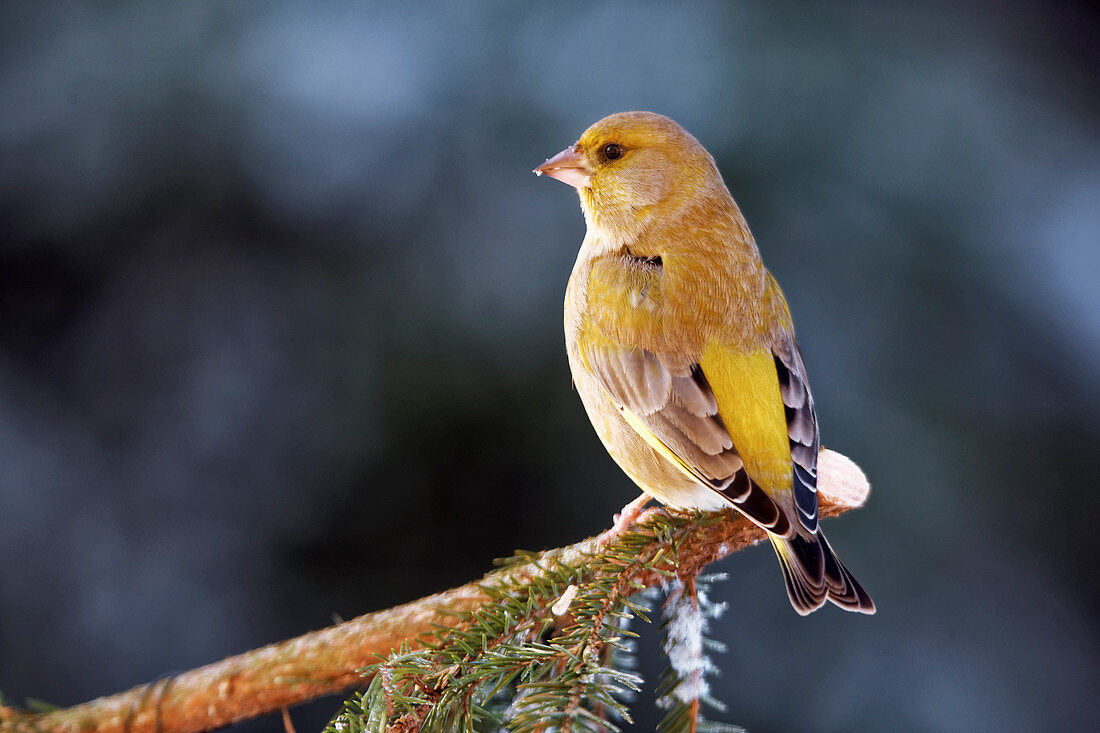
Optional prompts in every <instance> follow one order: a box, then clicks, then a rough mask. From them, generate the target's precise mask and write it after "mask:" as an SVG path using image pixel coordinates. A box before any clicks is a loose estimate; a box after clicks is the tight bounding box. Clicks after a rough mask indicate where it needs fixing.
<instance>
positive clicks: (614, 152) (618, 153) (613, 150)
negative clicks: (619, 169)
mask: <svg viewBox="0 0 1100 733" xmlns="http://www.w3.org/2000/svg"><path fill="white" fill-rule="evenodd" d="M603 156H604V157H605V158H607V159H608V160H617V159H619V158H621V157H623V146H622V145H618V144H616V143H611V144H610V145H605V146H604V149H603Z"/></svg>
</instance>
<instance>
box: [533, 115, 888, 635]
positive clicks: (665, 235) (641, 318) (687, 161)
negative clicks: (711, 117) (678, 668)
mask: <svg viewBox="0 0 1100 733" xmlns="http://www.w3.org/2000/svg"><path fill="white" fill-rule="evenodd" d="M535 173H537V174H545V175H547V176H550V177H552V178H556V179H558V180H559V181H563V182H565V183H567V184H569V185H571V186H573V187H574V188H576V189H577V191H578V192H579V194H580V202H581V208H582V210H583V211H584V219H585V223H586V224H587V228H588V231H587V234H586V235H585V238H584V241H583V242H582V243H581V248H580V253H579V254H578V256H577V262H576V265H575V266H574V268H573V273H572V275H571V277H570V278H569V284H568V287H567V289H566V297H565V335H566V344H567V347H568V352H569V366H570V369H571V370H572V373H573V381H574V384H575V385H576V388H577V391H578V393H579V394H580V397H581V401H582V402H583V403H584V407H585V410H586V411H587V412H588V417H589V418H590V419H591V420H592V425H593V426H594V427H595V429H596V432H597V434H599V437H600V440H601V441H603V444H604V446H605V447H606V448H607V451H608V452H609V453H610V454H611V456H612V457H613V458H614V459H615V461H616V462H617V463H618V464H619V466H620V467H621V468H622V469H623V471H625V472H626V474H627V475H628V476H629V477H630V478H631V479H632V480H633V481H634V482H635V483H637V484H638V486H639V487H641V489H642V490H643V491H644V492H645V493H646V494H648V495H649V496H652V497H654V498H656V499H658V500H659V501H661V502H663V503H665V504H667V505H669V506H671V507H674V508H682V509H701V510H716V509H722V508H725V507H729V506H732V507H733V508H734V509H736V510H738V511H740V512H741V513H742V514H744V515H745V516H746V517H748V518H749V519H750V520H751V521H753V522H754V523H756V524H757V525H759V526H760V527H762V528H763V529H765V530H767V532H768V536H769V538H770V539H771V542H772V545H773V546H774V548H775V552H776V555H777V556H778V557H779V564H780V567H781V568H782V571H783V579H784V581H785V583H786V588H787V595H788V597H789V598H790V601H791V605H792V606H793V607H794V609H795V610H796V611H797V612H798V613H800V614H802V615H805V614H808V613H810V612H812V611H814V610H816V609H818V608H820V607H821V606H822V605H823V604H824V603H825V601H826V600H829V601H832V602H833V603H835V604H836V605H838V606H840V607H841V608H843V609H845V610H848V611H858V612H860V613H874V612H875V605H874V602H873V601H872V600H871V597H870V596H869V595H868V594H867V592H866V591H865V590H864V589H863V587H862V586H861V585H860V584H859V582H858V581H856V579H855V578H854V577H853V576H852V574H851V573H850V572H849V571H848V569H847V568H845V567H844V565H843V564H842V563H841V562H840V561H839V560H838V559H837V557H836V555H835V554H834V553H833V550H832V548H830V547H829V543H828V542H826V541H825V536H824V535H823V534H822V532H821V528H820V527H819V526H818V510H817V459H818V452H819V450H820V447H821V440H820V437H819V432H818V425H817V416H816V414H815V412H814V401H813V396H812V395H811V393H810V385H809V381H808V379H807V376H806V368H805V366H804V365H803V363H802V353H801V351H800V350H799V347H798V343H797V342H796V341H795V334H794V326H793V325H792V322H791V315H790V312H789V310H788V308H787V303H786V301H785V300H784V298H783V293H782V292H781V291H780V289H779V286H778V285H777V284H776V281H775V279H774V278H773V277H772V275H771V273H769V272H768V270H767V269H766V268H765V267H764V263H763V262H762V261H761V259H760V253H759V251H758V250H757V247H756V242H755V240H754V239H753V236H752V234H751V233H750V232H749V227H748V225H747V224H746V223H745V219H744V217H743V216H742V215H741V211H740V209H739V208H738V207H737V204H736V203H734V200H733V197H732V196H731V195H730V193H729V190H728V189H727V188H726V185H725V183H724V182H723V181H722V176H721V174H720V173H719V172H718V168H717V166H716V165H715V162H714V159H713V158H712V157H711V155H710V154H709V153H708V152H707V151H706V150H705V149H704V148H703V146H702V145H701V144H700V143H699V141H698V140H696V139H695V138H694V137H692V136H691V135H690V134H689V133H688V132H687V131H686V130H684V129H683V128H682V127H680V126H679V125H678V124H676V123H675V122H673V121H672V120H670V119H669V118H667V117H664V116H661V115H657V114H653V113H650V112H623V113H619V114H614V115H611V116H609V117H605V118H604V119H602V120H600V121H599V122H597V123H595V124H594V125H592V126H591V127H589V128H588V129H587V130H586V131H585V132H584V134H583V135H581V137H580V139H579V140H578V141H577V143H576V144H575V145H573V146H571V147H569V148H567V149H565V150H563V151H562V152H560V153H558V154H557V155H555V156H554V157H552V158H550V159H548V160H547V161H546V162H545V163H543V164H542V165H540V166H539V167H538V168H536V169H535Z"/></svg>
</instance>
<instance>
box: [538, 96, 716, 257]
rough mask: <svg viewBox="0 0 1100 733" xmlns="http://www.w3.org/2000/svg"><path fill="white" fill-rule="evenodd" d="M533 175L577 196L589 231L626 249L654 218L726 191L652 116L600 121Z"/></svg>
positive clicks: (694, 148)
mask: <svg viewBox="0 0 1100 733" xmlns="http://www.w3.org/2000/svg"><path fill="white" fill-rule="evenodd" d="M535 173H536V174H538V175H543V174H545V175H547V176H550V177H551V178H556V179H558V180H559V181H562V182H564V183H568V184H569V185H570V186H573V187H574V188H576V189H577V191H579V192H580V197H581V207H582V208H583V209H584V214H585V219H586V220H587V221H588V225H589V227H590V228H592V227H594V228H595V229H596V230H597V231H599V232H600V233H602V234H604V235H605V236H609V237H610V238H613V239H617V240H627V241H629V240H631V239H633V238H634V237H635V236H636V235H637V234H638V233H639V232H640V231H641V230H642V229H644V228H645V227H646V226H647V225H648V223H649V221H650V219H651V218H652V217H653V215H654V214H658V213H659V214H663V215H667V214H668V213H669V212H670V211H672V210H673V209H675V208H677V206H678V205H679V204H681V203H683V202H685V201H689V200H691V199H692V198H694V197H696V196H698V195H699V194H700V193H702V192H704V191H709V190H715V189H717V190H721V191H724V190H725V186H724V185H723V183H722V179H721V176H720V175H719V174H718V169H717V168H716V167H715V165H714V159H713V158H711V156H710V154H709V153H707V151H706V150H705V149H704V148H703V146H702V145H701V144H699V141H698V140H696V139H695V138H694V137H692V136H691V135H690V134H688V132H687V131H686V130H684V128H682V127H680V126H679V125H678V124H676V123H675V122H673V121H672V120H670V119H669V118H668V117H664V116H663V115H658V114H654V113H652V112H620V113H618V114H613V115H611V116H609V117H605V118H603V119H602V120H600V121H599V122H597V123H595V124H594V125H592V126H591V127H589V128H588V129H587V130H585V131H584V134H583V135H581V137H580V139H579V140H578V141H577V142H576V144H575V145H573V146H571V147H569V148H566V149H565V150H563V151H561V152H560V153H558V154H557V155H555V156H554V157H552V158H550V159H548V160H547V161H546V162H545V163H543V164H542V165H540V166H539V167H538V168H535Z"/></svg>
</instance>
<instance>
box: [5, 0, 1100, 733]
mask: <svg viewBox="0 0 1100 733" xmlns="http://www.w3.org/2000/svg"><path fill="white" fill-rule="evenodd" d="M397 5H398V4H391V5H384V4H376V3H351V2H348V3H304V2H303V3H289V2H277V3H270V2H240V3H208V2H191V3H178V4H173V5H168V4H164V3H141V2H122V3H101V4H89V3H79V4H78V3H73V4H50V3H15V2H7V3H5V4H4V5H3V7H2V9H0V109H2V110H3V112H2V114H0V690H2V691H3V692H4V693H5V694H6V696H7V698H8V699H9V701H13V700H14V701H19V700H22V699H23V698H25V697H27V696H34V697H39V698H43V699H46V700H48V701H50V702H54V703H58V704H70V703H76V702H80V701H82V700H85V699H88V698H91V697H93V696H96V695H101V694H106V693H110V692H113V691H117V690H120V689H122V688H125V687H128V686H130V685H134V684H137V683H141V682H145V681H149V680H151V679H154V678H157V677H159V676H161V675H164V674H166V673H169V672H172V671H179V670H183V669H187V668H190V667H194V666H197V665H201V664H204V663H206V662H210V661H213V660H216V659H218V658H220V657H222V656H224V655H227V654H230V653H235V652H239V651H243V650H245V649H248V648H251V647H255V646H258V645H262V644H264V643H267V642H271V641H276V640H279V639H282V638H286V637H290V636H295V635H297V634H299V633H301V632H304V631H306V630H308V629H312V628H317V627H320V626H323V625H326V624H327V623H329V621H330V620H331V617H332V614H339V615H341V616H343V617H351V616H354V615H357V614H359V613H362V612H366V611H369V610H372V609H377V608H382V607H386V606H390V605H392V604H396V603H398V602H402V601H406V600H410V599H412V598H415V597H418V596H420V595H424V594H427V593H430V592H433V591H436V590H439V589H442V588H444V587H448V586H451V585H455V584H459V583H461V582H463V581H466V580H469V579H471V578H473V577H476V576H477V575H478V574H479V573H481V572H483V571H484V570H486V569H487V568H488V567H489V561H490V559H491V558H492V557H495V556H501V555H507V554H509V553H510V552H511V550H512V549H513V548H516V547H524V548H540V547H547V546H556V545H561V544H565V543H568V542H571V541H574V540H577V539H579V538H581V537H584V536H587V535H589V534H591V533H595V532H597V531H599V530H600V529H602V528H603V527H605V526H606V525H607V523H608V521H609V518H610V516H611V514H612V513H613V512H614V511H615V509H616V508H617V507H619V506H621V505H622V504H623V503H624V502H626V501H627V500H628V499H630V498H631V497H632V496H633V495H634V490H633V488H632V487H631V485H630V484H629V483H628V481H627V480H626V479H625V478H624V477H623V476H622V475H621V473H620V472H619V471H618V470H617V469H616V468H615V466H614V465H613V464H612V463H611V461H610V459H608V458H607V457H606V455H605V454H604V452H603V449H602V448H601V446H600V445H599V442H598V441H597V439H596V437H595V435H594V434H593V432H592V431H591V428H590V427H589V425H588V422H587V420H586V418H585V415H584V413H583V411H582V409H581V405H580V403H579V401H578V400H577V398H576V395H575V394H574V393H573V392H572V390H571V388H570V381H569V373H568V368H567V365H566V361H565V356H564V351H563V340H562V334H561V325H560V314H561V301H562V296H563V292H564V285H565V280H566V278H567V276H568V274H569V270H570V267H571V264H572V261H573V258H574V256H575V254H576V249H577V246H578V244H579V242H580V239H581V236H582V234H583V222H582V219H581V215H580V212H579V210H578V207H577V202H576V198H575V195H574V194H573V192H572V191H570V190H569V189H568V188H566V187H565V186H563V185H561V184H560V183H557V182H554V181H548V180H546V179H541V180H540V179H536V178H535V177H534V176H532V175H531V174H530V170H531V168H532V167H533V166H534V165H535V164H537V163H539V162H541V161H542V159H543V158H545V157H547V156H549V155H551V154H553V153H555V152H557V151H558V150H560V149H561V148H562V147H564V146H566V145H567V144H569V143H571V142H572V141H573V140H574V139H575V138H576V137H577V136H578V135H579V134H580V132H581V131H582V130H583V129H584V128H585V127H586V126H587V125H588V124H589V123H591V122H593V121H594V120H596V119H597V118H599V117H601V116H603V115H605V114H608V113H611V112H615V111H619V110H623V109H651V110H654V111H659V112H663V113H665V114H668V115H670V116H672V117H674V118H675V119H677V120H679V121H680V122H681V123H682V124H684V125H685V126H686V127H687V128H688V129H689V130H691V131H692V132H694V133H695V135H696V136H697V137H699V139H700V140H702V141H703V143H704V144H705V145H706V146H707V147H708V148H709V149H710V150H711V151H712V152H713V153H714V154H715V156H716V158H717V159H718V162H719V165H720V167H721V170H722V172H723V175H724V176H725V178H726V181H727V183H728V184H729V186H730V187H731V189H732V190H733V192H734V195H735V196H736V197H737V199H738V200H739V202H740V203H741V205H742V207H743V209H744V211H745V213H746V215H747V217H748V220H749V222H750V223H751V225H752V227H753V230H754V232H755V234H756V236H757V239H758V241H759V243H760V247H761V250H762V251H763V253H764V256H765V260H766V262H767V263H768V264H769V266H770V267H771V268H772V270H773V271H774V272H775V274H776V275H777V277H778V278H779V281H780V282H781V283H782V284H783V286H784V288H785V290H786V293H787V296H788V299H789V301H790V305H791V309H792V311H793V313H794V316H795V321H796V323H797V325H798V329H799V336H800V341H801V344H802V347H803V350H804V352H805V356H806V361H807V364H808V365H809V369H810V374H811V376H812V380H813V386H814V389H815V393H816V397H817V404H818V406H819V413H820V419H821V424H822V426H823V430H824V441H825V443H826V444H827V445H829V446H831V447H833V448H836V449H837V450H840V451H842V452H844V453H846V454H848V455H850V456H852V457H854V458H855V459H856V460H857V461H858V462H859V463H860V464H861V465H862V466H863V467H864V468H865V470H866V471H867V473H868V474H869V476H870V477H871V479H872V483H873V485H874V486H875V491H874V492H873V494H872V497H871V501H870V504H869V505H868V507H867V508H866V509H865V510H863V511H860V512H856V513H853V514H851V515H849V516H847V517H846V518H844V519H843V520H834V521H832V522H830V523H829V525H828V529H829V534H830V537H831V538H832V540H833V544H834V546H835V547H837V548H838V550H839V552H840V554H841V556H842V557H844V559H845V560H846V561H847V562H848V564H849V565H850V566H851V567H852V568H853V569H854V570H855V572H856V573H857V575H858V576H859V577H860V578H861V579H862V580H863V581H864V582H865V583H866V585H867V586H868V588H870V589H871V590H872V591H873V593H874V594H875V598H876V600H877V602H878V604H879V608H880V611H879V614H878V615H877V616H875V617H874V618H864V617H856V616H851V615H846V614H842V613H840V612H838V611H836V610H835V609H834V610H825V611H823V612H821V613H819V614H816V615H814V616H813V617H811V618H808V619H800V618H798V617H797V616H796V615H795V614H794V613H793V612H792V611H791V610H790V608H789V607H788V605H787V601H786V599H785V597H784V594H783V589H782V583H781V581H780V576H779V572H778V569H777V567H776V564H775V560H774V558H773V557H772V554H771V552H770V550H768V549H766V548H761V549H755V550H752V551H748V552H744V553H741V554H740V555H738V556H735V557H734V558H731V559H729V560H727V561H725V562H724V563H722V565H721V569H723V570H726V571H728V572H729V573H730V575H731V579H730V581H729V582H727V583H725V584H724V585H722V586H721V587H720V589H719V591H718V595H719V596H720V597H722V598H724V599H725V600H727V601H728V602H729V604H730V610H729V612H728V613H727V614H726V615H725V617H723V619H722V620H721V622H720V623H718V624H716V626H715V628H714V630H713V635H714V636H716V637H717V638H719V639H721V640H723V641H725V642H726V643H727V644H728V645H729V647H730V651H729V653H728V654H726V655H724V656H723V657H721V658H720V659H719V660H718V661H719V664H720V666H721V667H722V669H723V671H724V676H723V677H722V678H721V679H719V680H717V681H716V682H715V692H716V695H717V697H719V698H720V699H722V700H724V701H725V702H726V703H727V704H728V705H729V708H730V710H729V712H728V713H727V714H726V715H725V716H724V717H725V719H727V720H729V721H730V722H737V723H741V724H745V725H747V726H749V727H750V728H751V729H752V730H753V731H756V732H761V731H780V730H822V731H840V730H845V731H849V730H886V729H889V730H892V731H894V730H915V731H952V730H998V731H1009V730H1013V731H1017V730H1018V731H1025V730H1067V729H1071V728H1077V729H1098V728H1100V706H1098V703H1097V699H1096V693H1097V691H1098V690H1100V636H1098V630H1097V628H1098V624H1097V616H1098V614H1097V610H1098V606H1100V572H1098V568H1097V557H1098V550H1100V539H1098V534H1097V532H1096V530H1095V524H1096V521H1097V518H1098V517H1100V484H1098V481H1097V478H1096V468H1097V460H1096V455H1097V453H1098V452H1100V417H1098V415H1100V383H1098V380H1097V379H1096V375H1097V374H1098V373H1100V102H1098V99H1100V92H1098V85H1097V74H1096V69H1097V66H1096V63H1097V60H1098V57H1097V51H1096V48H1097V46H1096V45H1095V39H1096V37H1097V20H1098V18H1097V15H1096V11H1095V9H1094V8H1092V7H1091V6H1090V5H1089V4H1086V3H1083V2H1082V3H1080V4H1075V3H1072V2H1061V3H1053V4H1049V3H1048V4H1039V3H1034V4H1032V3H1026V2H1012V1H1009V2H999V3H994V2H971V3H931V4H923V5H921V6H920V7H915V5H916V4H909V3H901V2H897V3H880V2H867V3H862V4H855V5H838V4H824V5H819V4H812V5H811V4H796V3H783V2H768V3H751V4H742V3H738V4H705V5H679V4H675V5H674V4H671V3H668V4H652V5H651V4H641V3H613V2H607V3H598V4H591V5H588V4H562V3H553V4H547V5H545V6H544V7H542V8H534V7H527V6H519V5H517V4H508V3H485V4H469V3H465V4H458V3H413V4H407V5H406V6H405V7H402V8H401V9H397ZM655 647H656V644H655V641H654V640H653V639H652V638H650V639H649V640H647V641H645V642H643V644H642V649H643V655H644V656H645V657H646V661H645V664H646V669H647V670H650V671H652V670H653V669H654V667H655V665H656V664H657V663H658V662H657V658H656V656H657V655H656V652H655ZM650 676H651V677H652V674H651V675H650ZM337 702H338V700H329V701H327V702H323V703H321V704H320V705H315V706H314V707H313V708H310V709H307V710H305V711H302V712H300V713H297V714H296V715H297V717H298V725H299V729H300V730H312V729H316V727H317V726H318V725H320V723H321V722H322V721H323V720H324V719H325V718H326V716H327V715H328V714H330V713H331V712H332V710H333V709H334V708H335V706H336V704H337ZM636 711H637V713H638V715H639V718H640V720H641V721H642V722H640V723H639V726H638V729H639V730H647V729H652V726H653V721H654V715H655V713H654V712H653V711H652V706H651V704H650V701H649V696H648V695H646V696H643V699H642V700H641V701H640V702H639V703H638V705H637V706H636ZM280 726H281V723H280V722H278V720H276V719H269V720H266V721H262V722H259V723H253V724H251V729H252V730H277V729H279V728H280Z"/></svg>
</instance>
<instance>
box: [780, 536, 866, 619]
mask: <svg viewBox="0 0 1100 733" xmlns="http://www.w3.org/2000/svg"><path fill="white" fill-rule="evenodd" d="M770 539H771V541H772V546H773V547H775V554H776V556H777V557H778V558H779V566H780V568H781V569H782V570H783V581H784V583H786V586H787V597H788V598H789V599H790V601H791V605H792V606H793V607H794V610H795V611H797V612H798V613H799V614H800V615H802V616H805V615H807V614H809V613H812V612H814V611H816V610H817V609H819V608H821V606H823V605H824V604H825V601H826V600H828V601H832V602H833V603H835V604H836V605H837V606H839V607H841V608H843V609H844V610H845V611H854V612H857V613H874V612H875V603H874V601H872V600H871V596H870V595H869V594H868V593H867V591H865V590H864V589H863V586H862V585H860V584H859V581H858V580H856V579H855V577H853V576H852V574H851V573H850V572H849V571H848V568H846V567H844V564H843V563H842V562H840V560H839V559H837V556H836V554H835V553H834V552H833V548H832V547H830V546H829V543H828V542H827V541H826V540H825V536H824V535H823V534H822V533H821V532H820V531H818V532H817V533H816V534H813V535H811V536H809V537H801V536H799V535H795V536H793V537H790V538H787V539H784V538H782V537H776V536H775V535H771V536H770Z"/></svg>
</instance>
